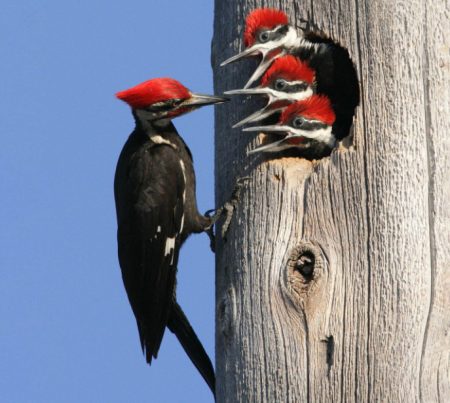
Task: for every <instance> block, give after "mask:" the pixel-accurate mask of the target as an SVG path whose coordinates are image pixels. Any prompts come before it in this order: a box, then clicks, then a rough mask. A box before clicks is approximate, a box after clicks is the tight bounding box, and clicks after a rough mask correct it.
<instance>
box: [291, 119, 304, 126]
mask: <svg viewBox="0 0 450 403" xmlns="http://www.w3.org/2000/svg"><path fill="white" fill-rule="evenodd" d="M303 123H305V120H304V119H303V118H300V117H298V118H295V119H294V121H293V122H292V126H294V127H296V128H299V127H301V126H302V125H303Z"/></svg>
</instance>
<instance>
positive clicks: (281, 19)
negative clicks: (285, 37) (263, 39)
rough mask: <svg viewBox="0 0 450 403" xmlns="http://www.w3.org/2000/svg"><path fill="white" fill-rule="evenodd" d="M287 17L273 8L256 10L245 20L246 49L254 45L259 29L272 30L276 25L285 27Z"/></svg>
mask: <svg viewBox="0 0 450 403" xmlns="http://www.w3.org/2000/svg"><path fill="white" fill-rule="evenodd" d="M287 24H288V17H287V15H286V14H285V13H284V12H283V11H279V10H275V9H273V8H258V9H256V10H254V11H252V12H251V13H250V14H249V15H248V16H247V18H246V20H245V31H244V44H245V46H246V47H249V46H252V45H253V44H254V43H255V36H256V33H257V32H258V30H260V29H261V28H266V29H273V28H275V27H276V26H277V25H287Z"/></svg>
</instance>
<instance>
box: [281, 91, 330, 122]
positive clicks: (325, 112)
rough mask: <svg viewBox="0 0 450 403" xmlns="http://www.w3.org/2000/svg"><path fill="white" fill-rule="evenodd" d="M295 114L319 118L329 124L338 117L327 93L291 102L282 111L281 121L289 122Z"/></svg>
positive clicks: (308, 117)
mask: <svg viewBox="0 0 450 403" xmlns="http://www.w3.org/2000/svg"><path fill="white" fill-rule="evenodd" d="M294 116H303V117H305V118H307V119H314V120H318V121H320V122H323V123H325V124H327V125H329V126H331V125H332V124H333V123H334V121H335V119H336V116H335V114H334V111H333V108H332V106H331V102H330V100H329V98H328V97H326V96H325V95H313V96H311V97H309V98H307V99H304V100H303V101H297V102H295V103H293V104H291V105H290V106H288V107H287V108H286V109H285V110H284V112H283V113H282V115H281V118H280V123H282V124H284V123H287V122H289V121H290V120H292V119H293V118H294Z"/></svg>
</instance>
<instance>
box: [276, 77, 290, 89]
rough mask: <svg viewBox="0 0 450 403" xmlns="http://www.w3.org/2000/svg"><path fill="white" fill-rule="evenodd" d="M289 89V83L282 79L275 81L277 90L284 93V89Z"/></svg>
mask: <svg viewBox="0 0 450 403" xmlns="http://www.w3.org/2000/svg"><path fill="white" fill-rule="evenodd" d="M286 87H287V82H286V81H285V80H282V79H278V80H276V81H275V89H276V90H279V91H282V90H284V89H286Z"/></svg>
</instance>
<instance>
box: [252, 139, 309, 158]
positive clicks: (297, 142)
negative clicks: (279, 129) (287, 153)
mask: <svg viewBox="0 0 450 403" xmlns="http://www.w3.org/2000/svg"><path fill="white" fill-rule="evenodd" d="M306 142H307V139H306V138H305V137H303V136H287V137H285V138H283V139H281V140H278V141H274V142H273V143H270V144H267V145H265V146H261V147H258V148H255V149H254V150H250V151H248V152H247V154H249V155H250V154H256V153H259V152H272V153H273V152H276V151H282V150H286V149H287V148H293V147H297V148H305V147H308V144H307V143H306Z"/></svg>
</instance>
